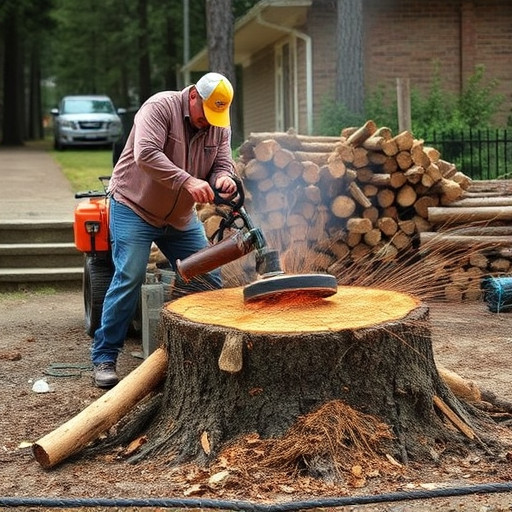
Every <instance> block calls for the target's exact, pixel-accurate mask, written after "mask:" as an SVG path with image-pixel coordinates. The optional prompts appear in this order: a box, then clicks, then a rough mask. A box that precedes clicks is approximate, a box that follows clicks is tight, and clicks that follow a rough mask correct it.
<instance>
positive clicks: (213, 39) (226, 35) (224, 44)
mask: <svg viewBox="0 0 512 512" xmlns="http://www.w3.org/2000/svg"><path fill="white" fill-rule="evenodd" d="M234 23H235V21H234V16H233V6H232V0H207V1H206V32H207V40H208V61H209V67H210V71H215V72H217V73H222V74H223V75H225V76H226V77H227V78H228V79H229V81H230V82H231V83H232V85H233V88H234V90H235V97H234V100H233V103H232V104H231V107H230V117H231V132H232V143H233V146H235V145H239V144H241V143H242V142H243V128H242V118H241V116H242V112H241V108H239V107H240V106H241V97H240V98H239V95H238V94H237V79H236V71H235V49H234Z"/></svg>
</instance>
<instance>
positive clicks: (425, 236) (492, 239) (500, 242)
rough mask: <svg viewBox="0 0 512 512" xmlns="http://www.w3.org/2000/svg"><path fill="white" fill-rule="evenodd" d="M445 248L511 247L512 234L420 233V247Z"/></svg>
mask: <svg viewBox="0 0 512 512" xmlns="http://www.w3.org/2000/svg"><path fill="white" fill-rule="evenodd" d="M434 244H435V245H436V246H438V247H442V248H443V249H448V248H454V247H459V248H462V247H478V248H479V249H481V248H484V247H510V246H511V245H512V236H506V235H504V236H485V235H478V236H475V235H469V236H468V235H452V234H446V233H442V232H434V231H429V232H423V233H420V247H425V246H426V245H428V246H429V247H432V246H433V245H434Z"/></svg>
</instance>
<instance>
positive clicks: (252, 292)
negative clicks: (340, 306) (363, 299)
mask: <svg viewBox="0 0 512 512" xmlns="http://www.w3.org/2000/svg"><path fill="white" fill-rule="evenodd" d="M337 290H338V283H337V281H336V278H335V277H334V276H332V275H330V274H296V275H286V274H284V275H277V276H273V277H268V278H263V279H261V280H259V281H255V282H254V283H251V284H248V285H247V286H245V287H244V289H243V295H244V302H255V301H258V300H267V299H278V298H279V299H280V298H282V297H283V296H284V295H288V294H289V295H291V296H294V295H295V296H301V297H305V298H306V299H316V298H324V297H329V296H331V295H334V294H335V293H336V292H337Z"/></svg>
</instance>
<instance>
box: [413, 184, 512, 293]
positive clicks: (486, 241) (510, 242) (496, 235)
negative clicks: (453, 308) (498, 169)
mask: <svg viewBox="0 0 512 512" xmlns="http://www.w3.org/2000/svg"><path fill="white" fill-rule="evenodd" d="M511 196H512V181H510V180H487V181H475V182H473V183H472V184H471V186H470V187H469V189H468V190H467V191H465V193H464V197H463V198H462V199H459V200H457V201H454V202H452V203H450V204H449V205H448V206H441V207H432V208H430V209H429V211H428V220H429V222H430V223H431V224H432V225H433V229H435V231H431V232H424V233H421V234H420V250H422V249H424V248H425V247H428V252H432V251H434V252H441V253H445V254H456V253H459V254H463V255H464V256H465V257H460V258H458V259H457V264H456V265H454V264H449V263H447V264H446V268H445V270H446V275H447V276H448V281H447V284H446V285H445V287H444V292H445V296H446V297H447V298H448V299H450V300H451V301H463V300H466V301H471V300H477V299H480V298H481V297H482V294H483V291H482V280H483V279H484V278H489V277H495V278H500V277H503V276H505V277H508V276H510V275H512V225H511V221H512V198H511ZM445 261H448V257H447V258H445Z"/></svg>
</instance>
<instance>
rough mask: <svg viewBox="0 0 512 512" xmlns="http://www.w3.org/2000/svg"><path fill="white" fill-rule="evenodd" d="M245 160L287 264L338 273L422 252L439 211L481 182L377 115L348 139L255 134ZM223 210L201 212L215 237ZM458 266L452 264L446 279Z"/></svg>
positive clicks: (265, 223) (254, 212) (252, 208)
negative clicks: (435, 211)
mask: <svg viewBox="0 0 512 512" xmlns="http://www.w3.org/2000/svg"><path fill="white" fill-rule="evenodd" d="M237 167H238V174H239V175H240V177H241V178H242V180H243V183H244V189H245V192H246V202H245V206H246V208H247V210H248V211H249V212H250V214H251V217H252V218H253V220H254V221H255V224H257V225H258V226H259V227H261V229H262V231H263V233H264V234H265V236H266V238H267V241H269V242H270V245H272V246H273V247H274V248H276V249H277V250H279V251H280V253H281V256H282V261H283V266H284V268H285V270H287V271H300V272H304V271H314V270H318V271H327V272H331V273H333V274H335V275H340V274H342V273H343V269H345V268H348V267H350V266H351V265H354V263H358V264H361V262H362V261H363V260H364V261H366V262H372V264H379V262H390V261H396V260H398V259H400V258H402V257H403V256H404V255H405V254H410V253H411V252H415V251H416V252H418V253H419V246H420V236H421V234H422V233H432V232H435V231H436V229H437V225H436V224H438V223H437V222H435V221H433V220H432V218H431V214H429V212H430V211H431V209H433V208H434V209H435V208H444V207H447V206H448V205H450V204H452V203H454V202H456V201H459V200H461V199H462V198H463V197H465V196H464V194H465V193H466V191H467V190H468V189H469V188H470V186H471V184H472V183H471V180H470V179H469V178H468V177H467V176H466V175H464V174H463V173H462V172H460V171H458V170H457V169H456V167H455V165H454V164H452V163H450V162H447V161H445V160H443V159H442V157H441V155H440V152H439V151H438V150H436V149H435V148H433V147H429V146H427V145H426V144H425V143H424V142H423V141H422V140H420V139H416V138H415V137H414V136H413V135H412V134H411V133H410V132H408V131H404V132H401V133H399V134H397V135H393V133H392V131H391V130H390V129H389V128H386V127H380V128H379V127H377V125H376V124H375V123H374V122H373V121H367V122H366V123H365V124H364V125H363V126H361V127H354V128H347V129H345V130H343V131H342V133H341V135H340V137H314V136H305V135H299V134H296V133H294V132H293V131H289V132H286V133H282V132H278V133H274V132H272V133H253V134H251V135H250V136H249V138H248V139H247V141H246V142H245V143H244V144H243V145H242V146H241V148H240V158H239V160H238V162H237ZM218 213H219V212H218V211H217V212H215V211H214V210H213V209H212V210H211V211H209V212H208V211H206V210H205V211H203V212H202V214H201V212H200V214H201V218H202V220H203V222H204V223H205V227H206V231H207V234H208V235H211V234H212V233H213V232H214V231H215V230H216V229H217V227H218V224H219V221H220V219H221V216H220V215H218ZM426 245H427V247H426V246H425V245H424V246H423V249H424V252H425V253H426V252H428V244H426ZM452 272H453V268H452V267H450V266H449V265H447V267H446V272H445V273H444V274H443V278H444V279H445V280H447V279H448V278H447V277H446V276H448V275H450V274H451V273H452ZM450 293H452V292H451V288H450V286H448V288H447V294H448V295H449V294H450ZM452 295H453V294H452Z"/></svg>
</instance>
